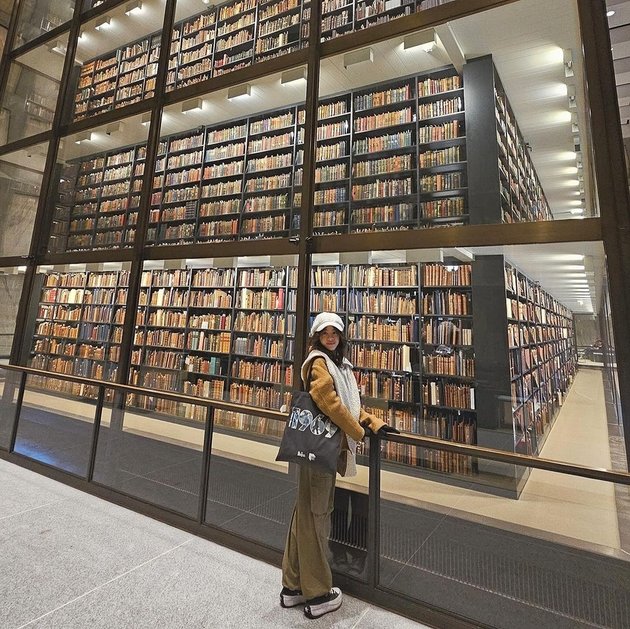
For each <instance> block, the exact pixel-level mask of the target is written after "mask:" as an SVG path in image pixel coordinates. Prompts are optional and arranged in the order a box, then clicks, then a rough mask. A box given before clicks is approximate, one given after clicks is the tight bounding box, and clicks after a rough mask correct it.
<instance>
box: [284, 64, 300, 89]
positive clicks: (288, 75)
mask: <svg viewBox="0 0 630 629" xmlns="http://www.w3.org/2000/svg"><path fill="white" fill-rule="evenodd" d="M293 81H306V68H305V67H304V66H301V67H299V68H292V69H291V70H285V71H284V72H283V73H282V74H281V75H280V83H282V85H286V84H287V83H293Z"/></svg>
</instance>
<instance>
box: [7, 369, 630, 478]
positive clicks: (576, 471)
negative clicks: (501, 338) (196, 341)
mask: <svg viewBox="0 0 630 629" xmlns="http://www.w3.org/2000/svg"><path fill="white" fill-rule="evenodd" d="M2 369H7V370H9V371H16V372H18V373H19V372H21V373H25V374H31V375H36V376H43V377H47V378H56V379H58V380H68V381H71V382H79V383H81V384H86V385H88V386H90V385H91V386H95V387H102V388H104V389H114V390H118V391H124V392H127V393H134V394H136V395H146V396H149V397H160V398H164V399H168V400H173V401H175V402H181V403H183V404H197V405H199V406H204V407H206V408H216V409H221V410H226V411H232V412H235V413H246V414H249V415H255V416H257V417H266V418H270V419H275V420H277V421H282V422H286V421H287V419H288V414H287V413H282V412H279V411H272V410H269V409H264V408H258V407H253V406H246V405H244V404H233V403H231V402H222V401H220V400H209V399H204V398H191V397H188V396H185V395H181V394H180V393H170V392H168V391H159V390H155V389H146V388H144V387H136V386H134V385H130V384H119V383H116V382H106V381H104V380H95V379H93V378H85V377H83V376H72V375H69V374H57V373H54V372H51V371H45V370H43V369H34V368H33V367H23V366H20V365H0V371H1V370H2ZM381 439H382V440H384V441H393V442H396V443H402V444H405V445H411V446H417V447H426V448H431V449H433V450H443V451H446V452H454V453H456V454H463V455H466V456H472V457H478V458H482V459H489V460H492V461H498V462H501V463H508V464H512V465H519V466H521V467H529V468H533V469H540V470H546V471H549V472H558V473H560V474H567V475H569V476H579V477H582V478H590V479H595V480H602V481H606V482H611V483H619V484H622V485H630V474H629V473H627V472H615V471H612V470H607V469H605V468H598V467H588V466H585V465H576V464H575V463H566V462H564V461H556V460H554V459H545V458H542V457H535V456H532V455H528V454H517V453H515V452H505V451H503V450H495V449H493V448H486V447H485V446H477V445H471V444H466V443H457V442H455V441H444V440H442V439H437V438H435V437H426V436H422V435H415V434H412V433H404V434H399V435H397V434H392V433H387V434H386V435H384V436H381Z"/></svg>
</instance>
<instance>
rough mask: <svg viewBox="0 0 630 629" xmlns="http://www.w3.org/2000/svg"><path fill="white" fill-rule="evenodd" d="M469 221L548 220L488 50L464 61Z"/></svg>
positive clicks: (535, 178)
mask: <svg viewBox="0 0 630 629" xmlns="http://www.w3.org/2000/svg"><path fill="white" fill-rule="evenodd" d="M463 75H464V84H465V85H466V90H465V93H466V151H467V152H468V155H469V156H472V155H479V156H480V157H481V158H480V159H474V160H471V159H469V160H468V180H469V182H470V185H469V195H468V205H469V212H470V222H471V223H517V222H522V221H539V220H551V219H552V218H553V217H552V215H551V211H550V209H549V205H548V203H547V200H546V199H545V196H544V193H543V190H542V187H541V186H540V182H539V181H538V177H537V176H536V171H535V169H534V167H533V165H532V162H531V159H530V157H529V148H528V145H527V143H526V142H525V141H524V139H523V136H522V134H521V132H520V131H519V128H518V125H517V123H516V118H515V117H514V114H513V112H512V108H511V106H510V104H509V102H508V100H507V97H506V95H505V91H504V89H503V86H502V85H501V81H500V79H499V76H498V74H497V72H496V69H495V67H494V64H493V63H492V57H491V56H490V55H487V56H484V57H479V58H477V59H471V60H470V61H468V62H467V63H466V64H465V65H464V72H463Z"/></svg>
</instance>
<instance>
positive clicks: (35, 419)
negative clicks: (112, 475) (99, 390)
mask: <svg viewBox="0 0 630 629" xmlns="http://www.w3.org/2000/svg"><path fill="white" fill-rule="evenodd" d="M84 390H85V385H82V384H78V383H75V382H68V381H67V380H60V379H59V378H53V377H42V376H27V379H26V387H25V389H24V400H23V402H22V407H21V409H20V416H19V419H18V430H17V438H16V441H15V451H16V452H17V453H19V454H23V455H24V456H27V457H29V458H32V459H35V460H36V461H40V462H41V463H46V465H51V466H53V467H56V468H58V469H60V470H64V471H66V472H71V473H72V474H76V475H78V476H86V475H87V471H88V464H89V460H90V452H91V448H92V435H93V430H94V416H95V410H96V405H95V403H94V401H92V400H87V399H86V397H85V393H84Z"/></svg>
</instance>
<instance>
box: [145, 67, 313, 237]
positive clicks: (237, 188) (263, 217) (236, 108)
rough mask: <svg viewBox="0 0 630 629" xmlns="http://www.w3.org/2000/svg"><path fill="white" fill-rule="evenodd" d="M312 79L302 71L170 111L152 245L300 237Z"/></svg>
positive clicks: (153, 198)
mask: <svg viewBox="0 0 630 629" xmlns="http://www.w3.org/2000/svg"><path fill="white" fill-rule="evenodd" d="M305 76H306V75H305V70H304V69H303V68H296V69H292V70H290V71H287V72H285V73H281V74H274V75H271V76H267V77H263V78H260V79H256V81H252V82H251V83H245V84H242V85H238V86H234V87H231V88H229V89H227V90H219V91H217V92H213V93H211V94H206V95H204V96H202V97H200V98H193V99H191V100H188V101H185V102H183V103H178V104H177V105H171V106H169V107H166V108H165V110H164V115H163V119H162V133H163V136H162V142H161V146H160V151H161V153H160V156H159V158H158V163H157V164H156V167H155V173H156V176H155V178H154V180H153V194H152V196H151V210H150V225H149V232H148V241H149V243H156V244H170V243H176V242H221V241H226V240H237V239H240V240H258V239H261V238H282V237H287V236H289V235H291V234H293V233H295V231H296V230H297V229H298V227H299V213H300V210H299V208H300V203H301V185H302V157H303V148H302V147H301V144H302V143H303V141H304V122H305V116H304V109H303V107H302V106H301V105H300V103H302V102H303V101H304V98H305V89H306V81H305V80H304V79H305ZM261 111H262V113H261Z"/></svg>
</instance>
